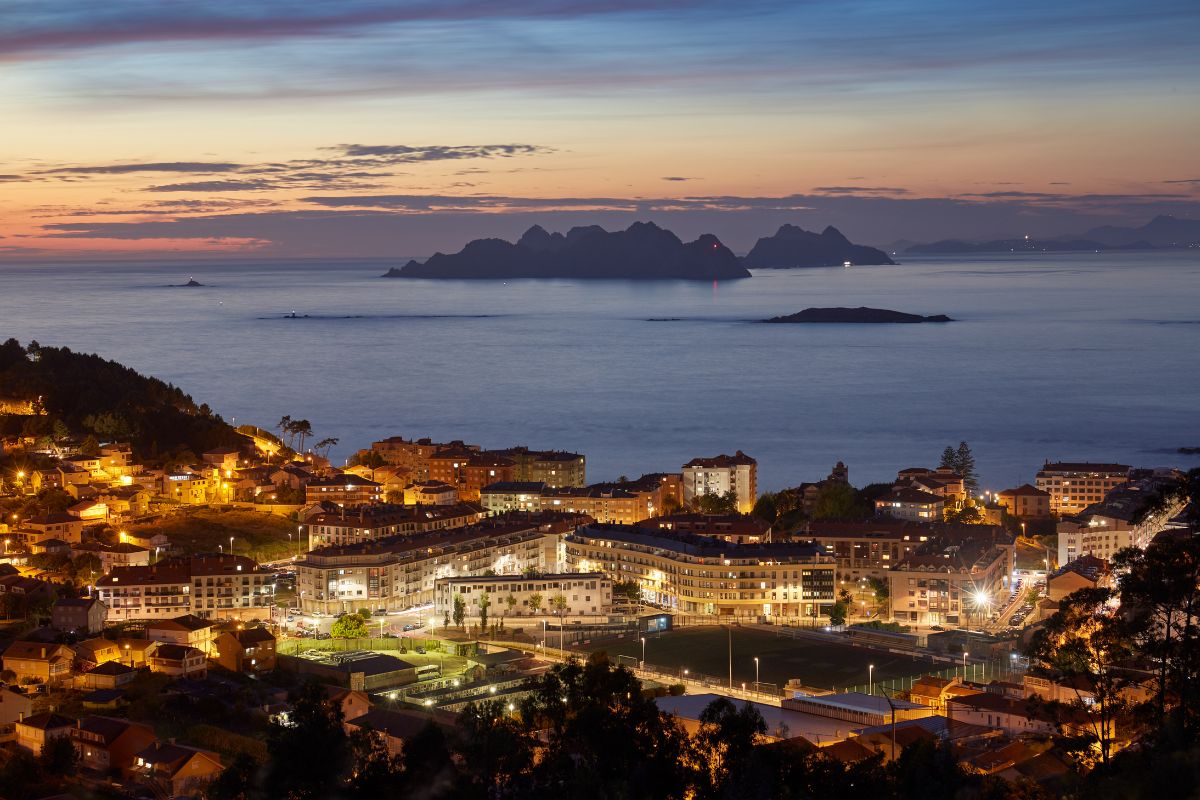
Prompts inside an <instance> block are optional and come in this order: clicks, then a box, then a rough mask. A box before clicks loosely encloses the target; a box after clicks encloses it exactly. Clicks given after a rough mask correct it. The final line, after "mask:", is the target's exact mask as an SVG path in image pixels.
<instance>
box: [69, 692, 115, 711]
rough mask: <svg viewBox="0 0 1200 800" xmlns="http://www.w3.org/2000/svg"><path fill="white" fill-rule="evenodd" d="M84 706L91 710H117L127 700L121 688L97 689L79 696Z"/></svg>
mask: <svg viewBox="0 0 1200 800" xmlns="http://www.w3.org/2000/svg"><path fill="white" fill-rule="evenodd" d="M79 699H80V700H82V701H83V707H84V708H86V709H89V710H91V711H116V710H117V708H119V707H120V706H121V704H122V703H124V702H125V692H124V691H123V690H121V689H95V690H94V691H91V692H88V693H87V694H85V695H84V696H83V697H81V698H79Z"/></svg>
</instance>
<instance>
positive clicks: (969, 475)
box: [938, 442, 979, 497]
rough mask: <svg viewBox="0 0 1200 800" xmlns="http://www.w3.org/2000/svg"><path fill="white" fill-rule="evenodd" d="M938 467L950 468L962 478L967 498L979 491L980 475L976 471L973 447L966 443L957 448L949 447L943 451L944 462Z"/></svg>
mask: <svg viewBox="0 0 1200 800" xmlns="http://www.w3.org/2000/svg"><path fill="white" fill-rule="evenodd" d="M938 466H939V467H948V468H950V469H952V470H954V472H955V473H956V474H958V475H961V476H962V479H963V487H964V488H965V489H966V492H967V497H973V496H974V495H975V494H976V493H977V492H978V491H979V473H978V472H976V471H975V456H974V455H973V454H972V453H971V446H970V445H968V444H967V443H966V442H959V443H958V447H957V448H954V447H950V446H947V447H946V449H945V450H943V451H942V460H941V461H940V462H939V463H938Z"/></svg>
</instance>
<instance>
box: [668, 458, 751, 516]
mask: <svg viewBox="0 0 1200 800" xmlns="http://www.w3.org/2000/svg"><path fill="white" fill-rule="evenodd" d="M729 492H733V493H734V494H736V495H737V510H738V511H740V512H741V513H743V514H749V513H750V512H751V511H752V510H753V509H754V501H755V500H757V499H758V462H757V461H755V460H754V459H753V458H751V457H750V456H748V455H746V454H745V453H743V452H742V451H741V450H738V451H737V452H736V453H734V454H733V455H731V456H727V455H719V456H715V457H713V458H693V459H692V460H691V461H689V462H688V463H686V464H684V465H683V502H684V505H687V506H690V505H691V504H692V503H693V502H694V501H695V499H696V498H697V497H700V496H702V495H706V494H716V495H723V494H728V493H729Z"/></svg>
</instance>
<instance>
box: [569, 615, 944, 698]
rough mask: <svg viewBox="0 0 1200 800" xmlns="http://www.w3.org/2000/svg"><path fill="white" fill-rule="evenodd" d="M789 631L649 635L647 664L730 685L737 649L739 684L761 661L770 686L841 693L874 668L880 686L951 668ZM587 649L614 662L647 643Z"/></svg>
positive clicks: (631, 640) (637, 653) (634, 640)
mask: <svg viewBox="0 0 1200 800" xmlns="http://www.w3.org/2000/svg"><path fill="white" fill-rule="evenodd" d="M788 633H790V631H788V629H782V631H770V630H762V629H758V628H741V627H736V626H735V627H731V628H727V627H723V626H704V627H697V628H679V629H676V630H672V631H668V632H666V633H655V634H650V635H649V636H647V637H646V664H647V666H648V667H651V668H653V669H658V670H660V671H662V672H667V673H672V674H681V673H682V670H684V669H686V670H688V673H689V676H691V677H696V676H699V675H706V676H710V677H713V678H718V679H720V680H721V681H726V680H727V679H728V676H729V655H730V646H731V645H732V652H733V682H734V685H737V684H740V683H746V684H750V683H752V682H753V681H754V674H755V672H754V671H755V664H754V659H755V658H756V657H757V658H758V670H759V680H760V681H762V682H763V683H764V684H775V685H776V686H779V687H782V686H783V685H784V684H786V683H787V682H788V680H790V679H792V678H797V679H799V680H800V681H801V682H802V683H803V684H804V685H805V686H809V687H814V688H823V689H834V688H836V689H837V690H838V691H842V690H844V689H846V688H848V687H852V686H866V685H867V683H868V680H869V678H870V675H869V673H871V672H872V670H871V669H870V665H872V664H873V665H874V667H875V668H874V670H873V673H874V679H875V682H876V684H881V683H884V682H889V681H897V679H906V678H911V677H914V676H920V675H923V674H925V673H927V672H930V671H933V670H941V669H945V668H946V665H945V664H940V665H934V664H932V663H931V662H930V661H928V660H927V659H923V658H914V657H913V656H908V655H896V654H893V653H888V652H884V651H879V650H869V649H866V648H863V647H855V646H853V645H849V644H841V643H836V642H826V641H822V640H819V639H816V638H810V637H806V636H797V637H795V638H793V637H792V636H790V635H786V634H788ZM584 649H586V650H587V651H589V652H600V651H604V652H606V653H608V655H609V656H610V657H611V658H614V659H615V658H616V657H617V656H626V657H628V658H625V659H622V660H623V661H628V660H629V658H632V659H634V660H637V659H640V658H641V657H642V643H641V641H640V640H639V638H638V637H637V636H630V637H626V638H624V639H610V640H605V641H596V642H593V643H592V644H590V645H589V646H587V647H586V648H584Z"/></svg>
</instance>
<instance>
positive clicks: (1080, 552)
mask: <svg viewBox="0 0 1200 800" xmlns="http://www.w3.org/2000/svg"><path fill="white" fill-rule="evenodd" d="M1176 480H1177V477H1176V475H1175V473H1173V472H1170V471H1168V472H1166V473H1165V474H1150V475H1147V476H1146V477H1142V478H1138V479H1137V480H1132V481H1128V482H1125V483H1122V484H1120V485H1119V486H1117V487H1115V488H1113V489H1110V490H1109V491H1108V492H1107V493H1105V495H1104V498H1103V499H1102V500H1101V501H1100V502H1097V503H1092V504H1091V505H1089V506H1088V507H1087V508H1085V509H1084V510H1083V511H1082V512H1080V513H1079V514H1076V515H1074V516H1071V517H1065V518H1064V519H1063V520H1062V521H1061V522H1059V523H1058V563H1059V564H1068V563H1070V562H1071V561H1074V560H1075V559H1076V558H1078V557H1079V556H1084V555H1090V556H1095V557H1096V558H1100V559H1103V560H1105V561H1111V560H1112V558H1113V556H1114V555H1115V554H1116V553H1117V551H1118V550H1120V549H1122V548H1124V547H1141V548H1145V547H1147V546H1148V545H1149V544H1150V541H1151V540H1152V539H1153V538H1154V537H1155V535H1156V534H1158V533H1159V532H1161V531H1163V530H1165V529H1166V528H1167V527H1168V525H1169V524H1170V520H1171V518H1172V517H1174V516H1175V515H1176V514H1177V513H1179V511H1180V510H1182V508H1183V503H1182V502H1180V501H1174V502H1172V503H1170V504H1169V505H1168V506H1167V507H1165V508H1158V503H1159V502H1160V498H1161V492H1162V491H1163V490H1164V489H1166V488H1168V487H1169V486H1171V485H1172V484H1174V482H1175V481H1176Z"/></svg>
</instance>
